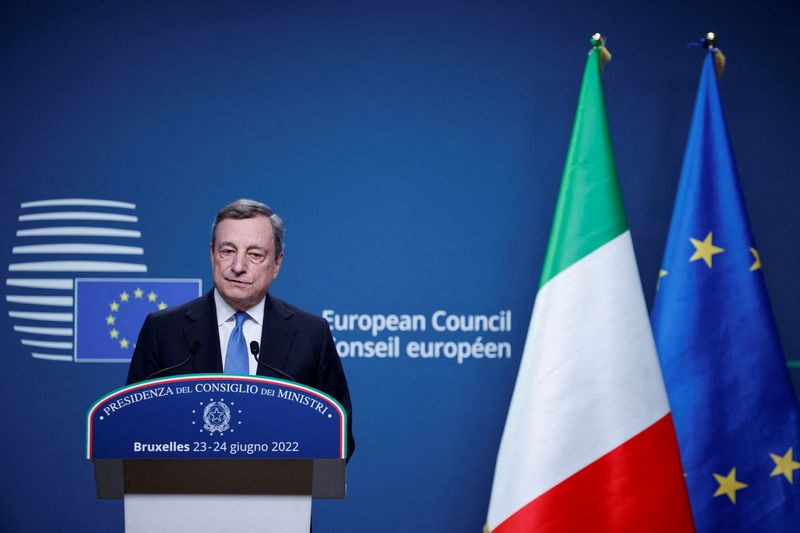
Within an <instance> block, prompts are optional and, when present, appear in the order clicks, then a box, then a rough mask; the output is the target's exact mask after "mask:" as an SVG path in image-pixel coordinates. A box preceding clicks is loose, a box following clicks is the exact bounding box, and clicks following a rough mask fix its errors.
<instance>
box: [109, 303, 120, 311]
mask: <svg viewBox="0 0 800 533" xmlns="http://www.w3.org/2000/svg"><path fill="white" fill-rule="evenodd" d="M109 307H110V308H111V311H112V312H113V311H119V304H118V303H117V302H111V304H110V305H109Z"/></svg>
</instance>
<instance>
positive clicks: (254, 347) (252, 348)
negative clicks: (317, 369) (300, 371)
mask: <svg viewBox="0 0 800 533" xmlns="http://www.w3.org/2000/svg"><path fill="white" fill-rule="evenodd" d="M260 351H261V349H260V348H259V346H258V343H257V342H256V341H250V353H251V354H253V357H255V358H256V362H257V363H258V364H259V365H261V366H263V367H264V368H267V369H269V370H272V371H273V372H275V373H276V374H280V375H281V376H283V377H285V378H287V379H288V380H289V381H297V380H296V379H294V378H293V377H292V375H291V374H287V373H286V372H284V371H283V370H279V369H277V368H275V367H274V366H271V365H268V364H266V363H265V362H263V361H262V360H261V358H260V357H259V356H258V354H259V352H260Z"/></svg>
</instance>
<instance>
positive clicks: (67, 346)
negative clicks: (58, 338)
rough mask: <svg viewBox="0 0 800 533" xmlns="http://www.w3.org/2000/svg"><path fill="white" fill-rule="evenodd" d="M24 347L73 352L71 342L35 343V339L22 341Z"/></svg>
mask: <svg viewBox="0 0 800 533" xmlns="http://www.w3.org/2000/svg"><path fill="white" fill-rule="evenodd" d="M22 344H23V345H24V346H34V347H36V348H51V349H53V350H71V349H72V343H71V342H54V341H35V340H33V339H22Z"/></svg>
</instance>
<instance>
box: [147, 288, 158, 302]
mask: <svg viewBox="0 0 800 533" xmlns="http://www.w3.org/2000/svg"><path fill="white" fill-rule="evenodd" d="M157 298H158V295H157V294H156V293H154V292H153V291H150V294H148V295H147V300H148V301H151V302H155V301H156V299H157Z"/></svg>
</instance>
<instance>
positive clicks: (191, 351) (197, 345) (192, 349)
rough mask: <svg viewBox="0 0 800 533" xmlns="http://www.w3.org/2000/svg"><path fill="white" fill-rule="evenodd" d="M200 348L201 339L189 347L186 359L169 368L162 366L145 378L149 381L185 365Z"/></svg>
mask: <svg viewBox="0 0 800 533" xmlns="http://www.w3.org/2000/svg"><path fill="white" fill-rule="evenodd" d="M199 349H200V341H194V342H193V343H192V345H191V346H190V347H189V356H188V357H187V358H186V359H184V360H183V361H181V362H180V363H178V364H177V365H172V366H168V367H167V368H162V369H161V370H156V371H155V372H153V373H152V374H150V375H149V376H147V377H146V378H144V380H145V381H147V380H148V379H153V378H154V377H156V376H160V375H161V374H165V373H167V372H169V371H170V370H175V369H176V368H180V367H182V366H183V365H185V364H186V363H188V362H189V361H191V359H192V357H194V354H196V353H197V350H199Z"/></svg>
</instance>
